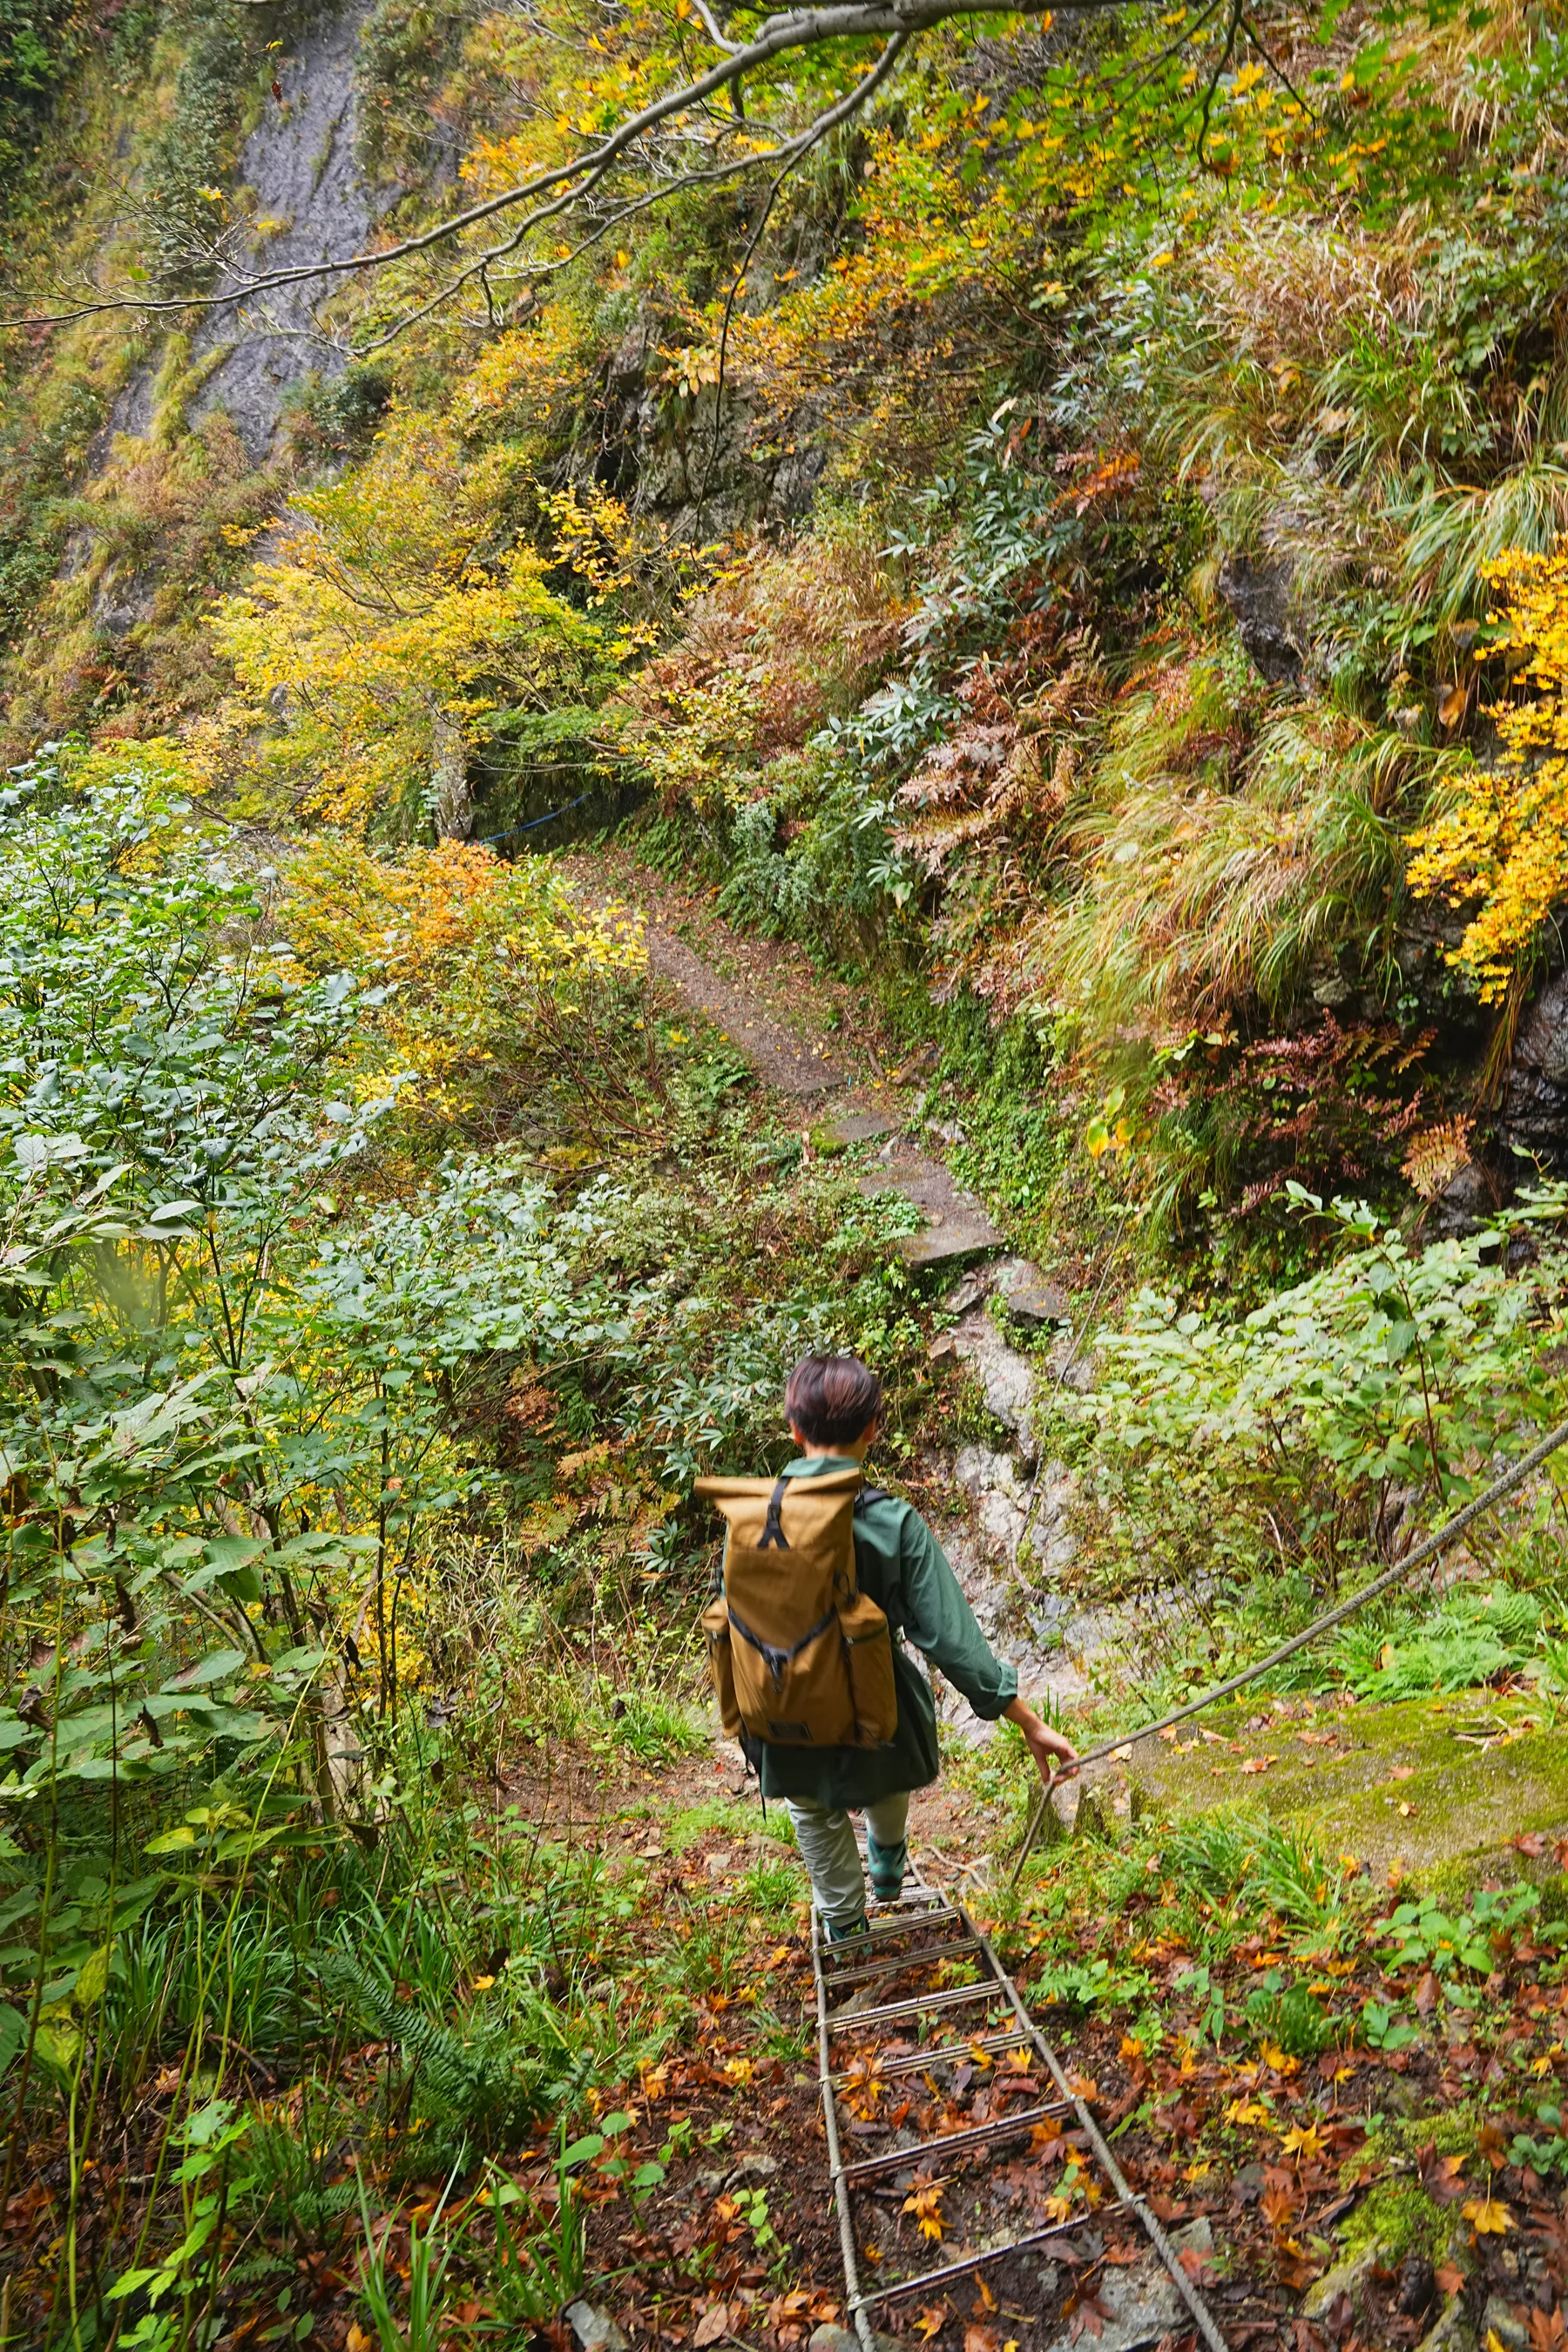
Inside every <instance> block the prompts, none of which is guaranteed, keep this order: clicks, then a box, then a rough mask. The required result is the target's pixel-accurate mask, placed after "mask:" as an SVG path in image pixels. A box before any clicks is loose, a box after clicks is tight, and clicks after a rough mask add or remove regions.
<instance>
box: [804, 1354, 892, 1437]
mask: <svg viewBox="0 0 1568 2352" xmlns="http://www.w3.org/2000/svg"><path fill="white" fill-rule="evenodd" d="M881 1410H882V1383H881V1381H879V1379H878V1378H877V1375H876V1373H875V1372H873V1371H870V1370H868V1368H867V1367H866V1365H864V1364H863V1363H862V1362H861V1361H860V1359H859V1357H858V1356H803V1357H802V1358H801V1360H800V1361H799V1363H798V1364H797V1365H796V1366H795V1370H794V1371H793V1372H792V1373H791V1374H790V1376H789V1379H788V1381H786V1382H785V1384H784V1417H785V1419H786V1420H788V1421H789V1422H791V1423H793V1424H794V1426H795V1428H796V1429H798V1430H799V1432H800V1433H801V1435H802V1436H803V1437H804V1438H805V1439H806V1440H807V1442H808V1443H809V1444H812V1445H847V1444H853V1443H854V1441H855V1440H856V1438H858V1436H860V1435H861V1433H863V1432H864V1431H865V1430H868V1429H869V1428H870V1426H871V1423H873V1422H874V1421H875V1420H876V1418H877V1415H878V1414H879V1412H881Z"/></svg>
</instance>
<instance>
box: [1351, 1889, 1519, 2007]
mask: <svg viewBox="0 0 1568 2352" xmlns="http://www.w3.org/2000/svg"><path fill="white" fill-rule="evenodd" d="M1539 1907H1540V1897H1539V1896H1538V1895H1537V1894H1536V1892H1535V1889H1534V1887H1533V1886H1517V1887H1511V1888H1509V1889H1507V1890H1505V1891H1493V1890H1489V1889H1488V1888H1485V1887H1483V1888H1482V1889H1481V1890H1480V1892H1479V1894H1478V1895H1476V1896H1475V1898H1474V1900H1473V1902H1472V1903H1471V1905H1470V1907H1469V1909H1468V1911H1465V1912H1462V1913H1461V1914H1460V1915H1459V1916H1458V1917H1457V1918H1450V1917H1449V1916H1447V1913H1446V1912H1444V1911H1443V1910H1441V1909H1440V1908H1439V1907H1438V1904H1437V1901H1436V1896H1434V1895H1424V1896H1422V1897H1421V1898H1420V1899H1419V1900H1417V1901H1415V1902H1413V1903H1401V1904H1399V1905H1398V1906H1396V1907H1395V1909H1394V1911H1393V1912H1392V1913H1391V1914H1390V1916H1389V1922H1388V1948H1389V1954H1390V1958H1389V1965H1390V1967H1391V1968H1394V1969H1430V1970H1431V1971H1432V1973H1433V1974H1434V1975H1435V1976H1436V1979H1437V1980H1438V1982H1439V1983H1440V1984H1441V1985H1442V1987H1443V1989H1444V1990H1445V1991H1446V1992H1447V1996H1448V1998H1449V2000H1454V2001H1458V2003H1459V2004H1460V2005H1461V2006H1462V2007H1464V2008H1466V2009H1472V2008H1474V2006H1475V1990H1474V1988H1473V1987H1471V1986H1469V1985H1468V1984H1467V1983H1466V1981H1465V1979H1464V1977H1463V1976H1461V1975H1460V1974H1459V1973H1458V1971H1460V1970H1467V1971H1468V1972H1469V1973H1470V1974H1471V1975H1475V1976H1489V1975H1490V1973H1491V1971H1492V1969H1493V1968H1494V1966H1495V1965H1496V1959H1497V1955H1498V1953H1499V1952H1500V1951H1506V1950H1507V1949H1508V1948H1509V1944H1510V1939H1511V1937H1512V1935H1513V1931H1514V1930H1515V1929H1516V1928H1517V1927H1520V1926H1521V1923H1522V1922H1523V1921H1524V1920H1526V1919H1528V1918H1530V1917H1531V1916H1533V1915H1534V1913H1535V1912H1536V1911H1537V1910H1538V1909H1539Z"/></svg>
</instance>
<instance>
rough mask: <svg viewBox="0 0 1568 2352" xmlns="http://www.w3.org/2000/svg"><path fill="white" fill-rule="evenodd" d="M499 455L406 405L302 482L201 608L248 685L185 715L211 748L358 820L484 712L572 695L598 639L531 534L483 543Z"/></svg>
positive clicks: (333, 820) (475, 728) (472, 732)
mask: <svg viewBox="0 0 1568 2352" xmlns="http://www.w3.org/2000/svg"><path fill="white" fill-rule="evenodd" d="M509 470H510V471H515V467H513V466H512V461H511V460H510V458H509V457H508V456H507V454H506V453H505V452H498V453H496V454H494V455H492V457H490V458H489V459H488V460H487V461H485V462H483V463H481V464H479V465H478V466H465V465H464V464H463V462H462V460H461V457H460V454H459V451H458V444H457V439H456V436H455V434H454V432H453V429H452V427H451V426H450V425H448V424H447V423H445V422H437V421H436V420H434V419H432V418H429V417H426V416H424V415H418V414H416V413H413V412H404V413H401V414H399V415H397V416H395V418H394V420H393V422H392V424H391V425H389V426H388V427H387V428H386V430H385V431H384V433H383V434H382V435H381V436H380V437H379V439H378V440H377V442H376V445H375V448H374V452H373V454H372V456H371V457H370V459H369V461H368V463H367V464H366V465H364V466H363V467H360V468H359V469H357V470H356V471H354V472H353V473H351V474H349V475H348V476H346V477H345V478H344V479H343V480H342V481H341V482H337V483H334V484H332V485H331V487H330V488H323V489H317V490H310V491H303V492H300V494H298V495H297V496H296V498H295V499H294V501H293V505H292V509H291V513H292V515H293V516H294V517H295V518H296V519H297V520H295V522H294V526H293V528H292V529H291V530H290V531H289V536H288V537H287V538H286V539H285V541H283V544H282V546H281V548H280V549H279V553H278V555H277V557H276V559H275V560H274V561H272V562H268V563H263V564H259V565H258V567H257V570H256V572H255V575H254V578H253V582H252V585H251V587H250V589H249V591H248V593H246V594H244V595H239V596H230V597H227V598H226V599H225V601H224V603H223V604H222V605H221V607H220V608H219V611H218V614H217V616H216V620H215V622H214V628H215V630H216V635H217V637H218V639H219V642H220V644H221V645H222V646H223V648H224V650H225V651H226V653H227V655H228V656H229V658H230V659H231V660H232V662H233V664H234V668H235V673H236V677H237V681H238V685H239V688H240V691H241V696H242V698H243V700H242V701H241V702H239V703H235V702H231V703H230V704H229V705H228V706H227V707H226V709H225V710H224V712H223V713H222V714H220V717H219V719H218V720H217V721H216V723H214V724H212V725H209V726H208V727H207V728H206V729H205V730H198V731H197V735H196V740H197V741H198V743H199V744H201V745H202V747H203V748H204V750H205V753H206V756H207V759H208V761H209V764H210V765H215V766H219V767H228V768H230V769H231V770H235V771H237V773H236V774H235V781H237V782H240V783H241V784H242V785H243V783H244V782H245V781H246V779H247V776H248V777H249V778H250V779H252V780H253V781H256V782H265V780H266V779H267V777H268V776H269V775H270V776H271V777H274V778H276V779H277V780H278V781H279V782H280V783H281V784H282V786H283V787H284V790H285V792H286V793H287V799H288V803H289V805H290V806H291V807H292V808H293V809H294V810H295V811H297V812H298V813H300V814H304V815H307V816H311V817H316V818H320V819H324V820H325V821H326V822H328V823H330V824H349V825H354V826H361V825H363V824H364V823H365V821H366V820H367V819H368V817H369V816H370V815H371V814H372V813H373V812H374V811H375V810H376V809H378V808H382V807H384V806H386V805H387V804H388V803H397V804H401V805H402V806H403V807H405V809H407V810H409V811H410V813H411V814H412V813H413V812H415V811H417V810H418V809H419V808H420V807H421V806H422V804H423V802H424V800H425V798H426V795H427V794H428V793H429V792H430V791H431V790H432V788H433V786H434V784H435V782H436V778H437V772H438V771H439V770H440V769H441V768H443V767H444V766H450V765H451V764H453V763H456V764H457V765H458V766H459V767H460V765H461V763H462V761H463V760H464V758H465V756H466V751H467V749H468V746H470V745H471V744H472V743H473V741H474V740H476V738H477V735H478V733H479V731H480V728H481V725H482V721H483V720H484V719H485V717H486V715H487V714H488V713H489V712H492V711H495V710H497V709H515V708H518V707H520V706H521V707H525V708H542V707H545V706H547V705H549V704H552V703H558V702H562V701H570V700H571V699H573V698H574V695H578V694H581V693H582V691H583V690H584V688H585V686H586V684H587V682H588V680H589V679H590V678H591V677H592V676H593V675H594V673H595V671H596V670H599V669H600V668H601V667H602V664H603V654H604V640H603V637H602V635H601V633H600V632H599V630H598V629H596V628H595V625H593V624H592V623H591V622H588V621H586V620H584V618H583V617H582V616H581V615H580V614H576V613H574V612H573V611H572V609H571V608H570V606H568V605H566V604H563V603H562V602H561V600H560V599H559V598H558V597H556V596H553V595H552V593H550V591H549V590H548V589H547V588H546V587H545V586H544V584H543V581H542V572H543V569H544V567H543V564H542V561H541V559H540V557H539V556H538V555H537V554H536V553H535V552H534V551H533V549H532V548H531V547H530V546H528V545H527V544H525V543H517V542H514V543H513V544H511V545H510V546H501V547H500V548H498V547H497V546H496V545H495V541H496V540H497V538H498V536H499V535H500V534H499V533H498V526H497V509H498V508H504V503H505V499H506V497H507V494H508V493H509V491H510V490H512V489H514V488H517V487H518V485H517V484H516V483H515V482H513V481H512V480H511V479H510V478H509ZM526 486H527V485H526V482H525V483H524V485H523V487H526Z"/></svg>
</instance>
